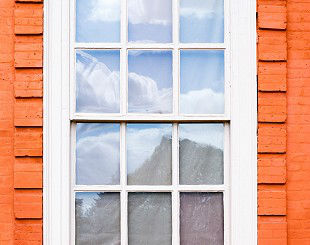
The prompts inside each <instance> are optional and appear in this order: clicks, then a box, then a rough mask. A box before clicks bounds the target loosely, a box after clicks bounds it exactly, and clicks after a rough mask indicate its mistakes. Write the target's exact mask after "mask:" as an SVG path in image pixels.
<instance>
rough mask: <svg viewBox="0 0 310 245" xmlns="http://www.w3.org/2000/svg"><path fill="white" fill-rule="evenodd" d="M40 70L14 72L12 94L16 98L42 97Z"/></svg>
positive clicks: (18, 70)
mask: <svg viewBox="0 0 310 245" xmlns="http://www.w3.org/2000/svg"><path fill="white" fill-rule="evenodd" d="M42 72H43V71H42V69H17V70H16V72H15V79H16V80H15V83H14V92H15V97H16V98H27V97H42V95H43V75H42Z"/></svg>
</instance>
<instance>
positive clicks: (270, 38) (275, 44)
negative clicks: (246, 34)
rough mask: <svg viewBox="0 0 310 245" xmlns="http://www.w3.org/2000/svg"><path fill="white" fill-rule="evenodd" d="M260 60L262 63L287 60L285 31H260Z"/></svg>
mask: <svg viewBox="0 0 310 245" xmlns="http://www.w3.org/2000/svg"><path fill="white" fill-rule="evenodd" d="M258 42H259V43H258V59H259V60H260V61H285V60H287V43H286V32H285V31H274V30H260V31H258Z"/></svg>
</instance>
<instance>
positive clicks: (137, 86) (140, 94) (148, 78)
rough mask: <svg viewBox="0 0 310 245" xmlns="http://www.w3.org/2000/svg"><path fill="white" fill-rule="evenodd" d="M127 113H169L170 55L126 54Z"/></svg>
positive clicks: (170, 109) (170, 88)
mask: <svg viewBox="0 0 310 245" xmlns="http://www.w3.org/2000/svg"><path fill="white" fill-rule="evenodd" d="M128 72H129V74H128V76H129V77H128V111H129V112H136V113H171V111H172V52H171V51H137V50H131V51H129V52H128Z"/></svg>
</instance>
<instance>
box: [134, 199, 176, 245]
mask: <svg viewBox="0 0 310 245" xmlns="http://www.w3.org/2000/svg"><path fill="white" fill-rule="evenodd" d="M128 233H129V234H128V235H129V239H128V242H129V245H145V244H148V245H158V244H160V245H171V242H172V240H171V239H172V238H171V234H172V228H171V194H170V193H129V195H128Z"/></svg>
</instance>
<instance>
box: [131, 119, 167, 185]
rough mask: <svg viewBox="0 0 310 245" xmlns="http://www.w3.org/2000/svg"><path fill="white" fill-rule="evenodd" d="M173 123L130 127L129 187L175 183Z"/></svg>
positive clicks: (132, 125)
mask: <svg viewBox="0 0 310 245" xmlns="http://www.w3.org/2000/svg"><path fill="white" fill-rule="evenodd" d="M171 134H172V125H171V124H128V125H127V171H128V184H129V185H169V184H171V157H172V156H171Z"/></svg>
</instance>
